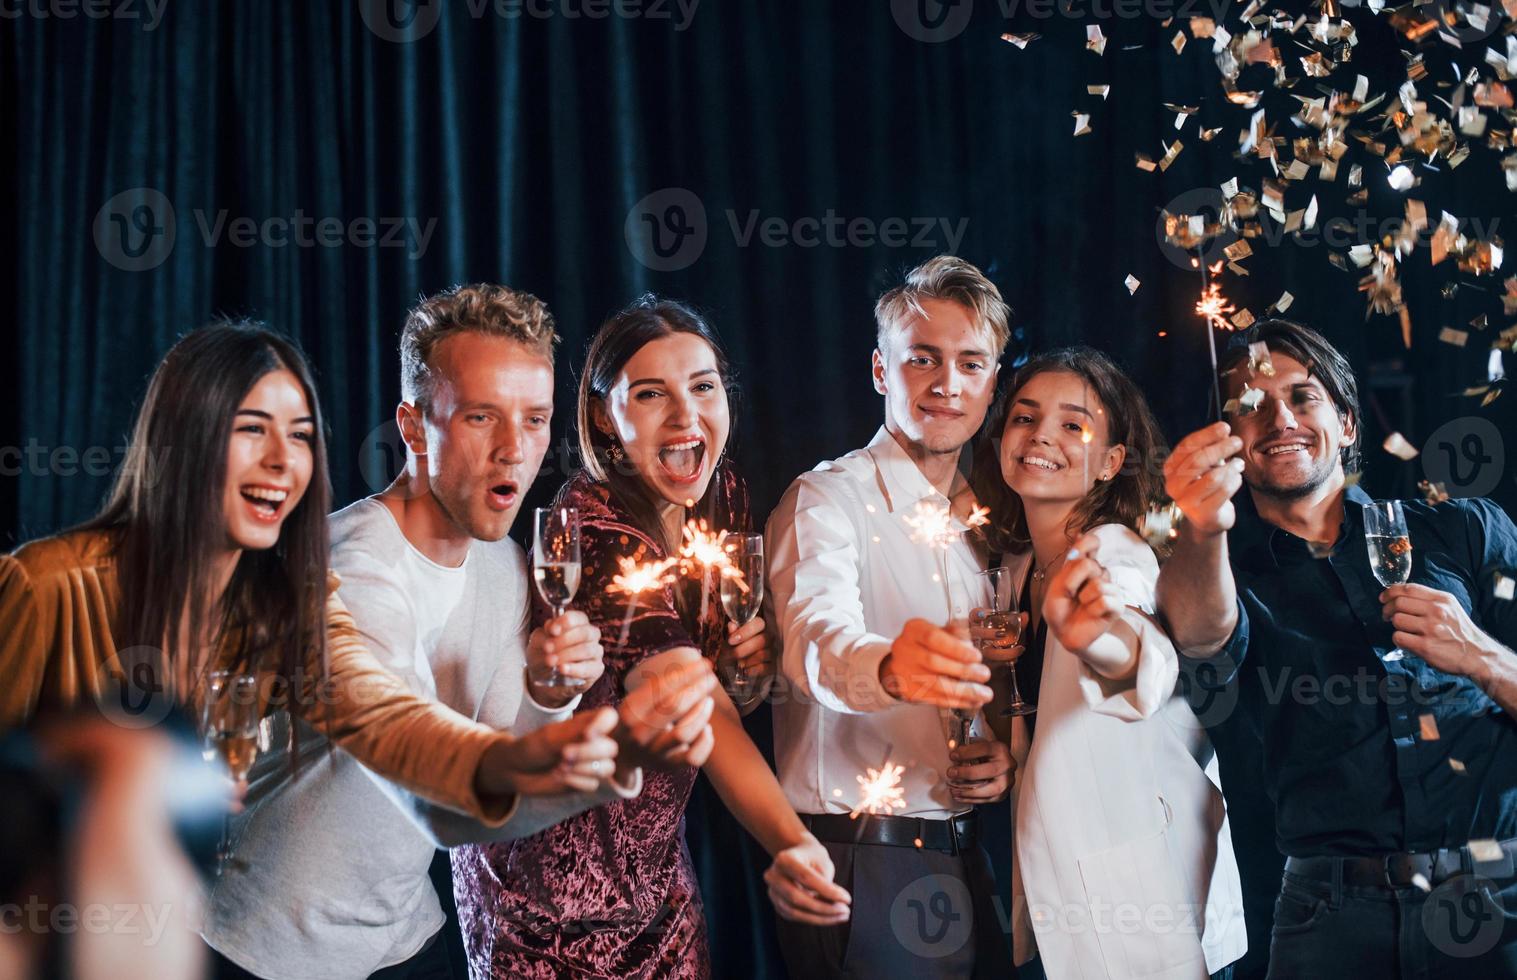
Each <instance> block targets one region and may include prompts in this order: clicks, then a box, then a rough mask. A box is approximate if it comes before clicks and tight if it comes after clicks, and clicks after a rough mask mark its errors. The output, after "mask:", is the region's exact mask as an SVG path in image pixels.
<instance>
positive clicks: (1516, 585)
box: [1494, 572, 1517, 601]
mask: <svg viewBox="0 0 1517 980" xmlns="http://www.w3.org/2000/svg"><path fill="white" fill-rule="evenodd" d="M1494 591H1495V595H1496V598H1498V599H1505V600H1507V601H1511V600H1512V599H1513V598H1514V597H1517V578H1507V577H1506V576H1505V575H1503V574H1501V573H1500V572H1497V573H1496V588H1495V590H1494Z"/></svg>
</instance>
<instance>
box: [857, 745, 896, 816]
mask: <svg viewBox="0 0 1517 980" xmlns="http://www.w3.org/2000/svg"><path fill="white" fill-rule="evenodd" d="M905 771H906V768H905V767H904V766H898V765H896V764H895V763H893V762H891V761H890V760H889V759H886V760H885V765H884V766H883V768H880V769H875V768H872V767H871V768H869V769H866V770H864V775H862V776H855V777H853V778H854V779H856V780H858V783H859V794H860V795H859V802H858V804H857V805H856V806H855V807H854V808H853V810H852V811H851V812H850V813H849V814H848V816H849V817H850V818H851V819H854V820H857V819H858V816H859V814H861V813H868V814H870V815H872V816H878V815H880V814H884V815H886V816H889V815H890V814H891V813H892V812H893V811H895V810H904V809H906V793H905V791H904V790H902V789H901V775H902V774H903V773H905Z"/></svg>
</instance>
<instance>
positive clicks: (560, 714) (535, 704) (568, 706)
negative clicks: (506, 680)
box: [521, 667, 585, 721]
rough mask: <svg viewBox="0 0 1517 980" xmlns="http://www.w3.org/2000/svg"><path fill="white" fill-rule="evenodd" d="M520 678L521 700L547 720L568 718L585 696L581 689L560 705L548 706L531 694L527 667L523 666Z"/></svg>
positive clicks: (530, 679)
mask: <svg viewBox="0 0 1517 980" xmlns="http://www.w3.org/2000/svg"><path fill="white" fill-rule="evenodd" d="M521 679H522V695H523V697H522V700H523V701H525V702H526V703H527V705H528V707H531V708H532V709H534V710H535V711H536V712H537V713H538V714H540V715H542V716H543V717H544V718H546V719H547V720H548V721H563V720H564V719H565V718H568V717H569V716H570V715H572V714H574V711H575V709H576V708H578V707H579V702H580V701H581V700H582V699H583V698H584V696H585V692H583V691H581V692H580V693H578V694H576V695H574V697H572V698H570V699H569V700H568V701H567V702H565V703H564V704H563V705H561V706H560V707H557V708H550V707H548V706H547V705H545V704H543V703H541V702H539V701H538V700H537V698H534V697H533V696H532V676H531V675H530V674H528V673H527V669H526V668H525V667H523V668H522V671H521Z"/></svg>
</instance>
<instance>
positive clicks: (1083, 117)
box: [1071, 112, 1090, 136]
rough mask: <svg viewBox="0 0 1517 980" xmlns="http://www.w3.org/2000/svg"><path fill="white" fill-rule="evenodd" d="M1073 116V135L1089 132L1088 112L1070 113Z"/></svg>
mask: <svg viewBox="0 0 1517 980" xmlns="http://www.w3.org/2000/svg"><path fill="white" fill-rule="evenodd" d="M1071 115H1073V116H1074V117H1075V135H1076V136H1084V135H1085V134H1086V133H1088V132H1090V114H1089V113H1085V112H1075V113H1071Z"/></svg>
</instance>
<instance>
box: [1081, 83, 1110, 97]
mask: <svg viewBox="0 0 1517 980" xmlns="http://www.w3.org/2000/svg"><path fill="white" fill-rule="evenodd" d="M1085 91H1086V92H1087V93H1088V94H1090V95H1099V96H1100V97H1101V98H1103V99H1104V98H1106V97H1107V96H1108V95H1110V94H1111V86H1110V85H1087V86H1085Z"/></svg>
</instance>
